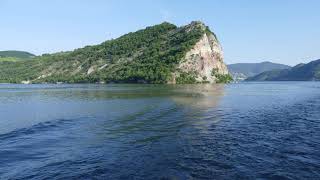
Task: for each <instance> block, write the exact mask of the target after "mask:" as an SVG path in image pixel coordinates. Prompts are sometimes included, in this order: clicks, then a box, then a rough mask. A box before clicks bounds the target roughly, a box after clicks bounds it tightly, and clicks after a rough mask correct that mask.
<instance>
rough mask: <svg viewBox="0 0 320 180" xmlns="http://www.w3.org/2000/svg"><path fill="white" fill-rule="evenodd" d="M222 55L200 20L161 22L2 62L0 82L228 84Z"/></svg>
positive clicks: (215, 40)
mask: <svg viewBox="0 0 320 180" xmlns="http://www.w3.org/2000/svg"><path fill="white" fill-rule="evenodd" d="M7 54H8V53H7ZM222 54H223V53H222V48H221V46H220V43H219V41H218V39H217V37H216V35H215V34H214V33H213V32H212V31H210V29H209V28H208V27H207V26H206V25H205V24H204V23H202V22H199V21H194V22H191V23H190V24H189V25H186V26H182V27H177V26H175V25H174V24H170V23H167V22H164V23H162V24H159V25H155V26H150V27H147V28H145V29H142V30H139V31H136V32H131V33H128V34H126V35H123V36H121V37H119V38H117V39H113V40H108V41H105V42H103V43H101V44H98V45H93V46H86V47H84V48H79V49H76V50H74V51H70V52H67V53H55V54H44V55H42V56H36V57H35V58H33V59H32V60H28V61H17V62H0V82H11V83H21V82H25V83H43V82H49V83H55V82H66V83H87V82H90V83H96V82H99V83H108V82H112V83H114V82H119V83H217V82H228V81H230V80H231V79H232V78H231V76H230V75H229V74H228V69H227V66H226V65H225V64H224V62H223V55H222Z"/></svg>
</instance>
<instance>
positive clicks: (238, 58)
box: [0, 0, 320, 65]
mask: <svg viewBox="0 0 320 180" xmlns="http://www.w3.org/2000/svg"><path fill="white" fill-rule="evenodd" d="M319 9H320V1H319V0H259V1H254V0H197V1H191V0H127V1H125V0H90V1H89V0H0V17H1V26H0V50H13V49H14V50H26V51H29V52H32V53H35V54H42V53H52V52H58V51H66V50H72V49H75V48H79V47H83V46H85V45H92V44H98V43H101V42H103V41H105V40H107V39H110V38H116V37H119V36H120V35H122V34H125V33H127V32H131V31H136V30H138V29H141V28H144V27H146V26H150V25H154V24H158V23H161V22H163V21H169V22H171V23H174V24H176V25H179V26H180V25H185V24H188V23H189V22H190V21H192V20H201V21H203V22H205V23H206V24H207V25H208V26H210V28H211V29H212V30H213V31H214V32H215V33H216V34H217V35H218V38H219V39H220V42H221V44H222V46H223V49H224V55H225V61H226V62H227V63H237V62H260V61H265V60H268V61H273V62H278V63H285V64H289V65H294V64H297V63H300V62H308V61H311V60H315V59H319V58H320V48H319V47H320V13H319Z"/></svg>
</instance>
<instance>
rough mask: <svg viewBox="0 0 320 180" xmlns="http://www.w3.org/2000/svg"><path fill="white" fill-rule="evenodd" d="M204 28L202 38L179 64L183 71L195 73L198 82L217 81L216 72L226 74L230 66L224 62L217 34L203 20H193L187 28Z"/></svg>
mask: <svg viewBox="0 0 320 180" xmlns="http://www.w3.org/2000/svg"><path fill="white" fill-rule="evenodd" d="M199 27H200V28H202V29H203V31H204V32H205V33H204V34H203V36H202V38H201V39H200V40H199V41H198V42H197V43H196V44H195V45H194V47H193V48H192V49H191V50H190V51H188V52H187V53H186V55H185V57H184V59H183V60H182V61H181V63H180V64H179V66H178V67H179V70H180V71H182V72H188V73H194V74H195V76H196V80H197V81H198V82H203V81H207V82H210V83H215V82H216V77H215V76H213V75H212V71H215V73H218V74H222V75H226V74H228V73H229V72H228V68H227V66H226V64H225V63H224V62H223V51H222V48H221V45H220V43H219V41H218V40H217V38H216V36H215V34H213V33H212V32H210V31H209V30H208V29H207V27H206V26H205V25H204V24H203V23H202V22H192V23H191V24H190V25H187V26H185V28H187V29H191V28H199Z"/></svg>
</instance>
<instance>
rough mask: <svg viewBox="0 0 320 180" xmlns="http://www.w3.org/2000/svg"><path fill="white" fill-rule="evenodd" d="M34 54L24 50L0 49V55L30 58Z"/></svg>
mask: <svg viewBox="0 0 320 180" xmlns="http://www.w3.org/2000/svg"><path fill="white" fill-rule="evenodd" d="M34 56H35V55H34V54H31V53H29V52H25V51H0V57H15V58H21V59H23V58H31V57H34Z"/></svg>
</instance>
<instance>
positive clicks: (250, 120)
mask: <svg viewBox="0 0 320 180" xmlns="http://www.w3.org/2000/svg"><path fill="white" fill-rule="evenodd" d="M0 179H320V83H316V82H279V83H274V82H269V83H243V84H230V85H184V86H168V85H0Z"/></svg>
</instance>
